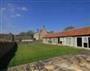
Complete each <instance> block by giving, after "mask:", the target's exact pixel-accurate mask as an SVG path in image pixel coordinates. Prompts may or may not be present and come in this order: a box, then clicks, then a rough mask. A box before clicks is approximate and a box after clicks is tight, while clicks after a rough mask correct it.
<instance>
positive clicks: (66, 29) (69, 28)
mask: <svg viewBox="0 0 90 71" xmlns="http://www.w3.org/2000/svg"><path fill="white" fill-rule="evenodd" d="M74 28H75V27H73V26H69V27H66V28H65V29H64V31H68V30H71V29H74Z"/></svg>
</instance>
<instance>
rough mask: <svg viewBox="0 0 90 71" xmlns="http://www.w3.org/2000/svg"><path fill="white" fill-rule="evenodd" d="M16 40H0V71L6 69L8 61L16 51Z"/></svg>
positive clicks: (5, 70)
mask: <svg viewBox="0 0 90 71" xmlns="http://www.w3.org/2000/svg"><path fill="white" fill-rule="evenodd" d="M17 47H18V46H17V43H16V42H0V71H7V68H8V65H9V62H10V61H11V59H12V58H13V57H14V56H15V52H16V51H17Z"/></svg>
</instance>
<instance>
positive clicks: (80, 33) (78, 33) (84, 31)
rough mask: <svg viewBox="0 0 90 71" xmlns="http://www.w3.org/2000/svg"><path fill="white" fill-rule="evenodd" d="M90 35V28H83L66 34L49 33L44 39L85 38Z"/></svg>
mask: <svg viewBox="0 0 90 71" xmlns="http://www.w3.org/2000/svg"><path fill="white" fill-rule="evenodd" d="M84 35H90V26H88V27H82V28H78V29H72V30H68V31H64V32H54V33H48V34H46V35H45V37H44V38H54V37H68V36H84Z"/></svg>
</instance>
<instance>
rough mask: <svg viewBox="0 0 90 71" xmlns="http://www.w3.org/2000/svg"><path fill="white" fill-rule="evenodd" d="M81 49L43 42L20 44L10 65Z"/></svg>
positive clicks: (66, 53)
mask: <svg viewBox="0 0 90 71" xmlns="http://www.w3.org/2000/svg"><path fill="white" fill-rule="evenodd" d="M80 51H81V49H77V48H71V47H65V46H57V45H48V44H42V43H32V44H25V43H24V44H18V49H17V51H16V54H15V56H14V57H13V59H12V60H11V62H10V64H9V65H10V66H14V65H19V64H25V63H30V62H33V61H38V60H43V59H47V58H51V57H55V56H61V55H69V54H77V53H79V52H80Z"/></svg>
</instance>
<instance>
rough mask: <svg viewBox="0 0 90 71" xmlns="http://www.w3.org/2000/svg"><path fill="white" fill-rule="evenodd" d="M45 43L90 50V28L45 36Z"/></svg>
mask: <svg viewBox="0 0 90 71" xmlns="http://www.w3.org/2000/svg"><path fill="white" fill-rule="evenodd" d="M43 43H49V44H60V45H66V46H73V47H82V48H90V26H87V27H81V28H77V29H71V30H68V31H63V32H54V33H48V34H46V35H45V36H44V38H43Z"/></svg>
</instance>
